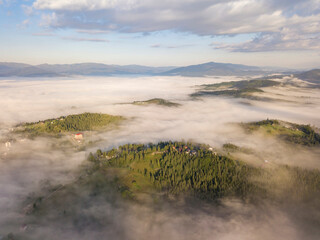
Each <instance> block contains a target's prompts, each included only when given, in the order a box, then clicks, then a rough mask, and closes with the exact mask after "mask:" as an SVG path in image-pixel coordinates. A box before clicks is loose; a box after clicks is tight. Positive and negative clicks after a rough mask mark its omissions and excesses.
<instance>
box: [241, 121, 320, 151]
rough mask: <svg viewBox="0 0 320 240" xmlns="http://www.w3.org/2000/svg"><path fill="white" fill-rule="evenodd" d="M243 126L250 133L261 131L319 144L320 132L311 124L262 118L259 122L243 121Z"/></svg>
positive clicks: (301, 141)
mask: <svg viewBox="0 0 320 240" xmlns="http://www.w3.org/2000/svg"><path fill="white" fill-rule="evenodd" d="M241 126H242V127H243V128H244V129H245V130H246V131H248V132H249V133H252V132H257V131H260V132H262V133H264V134H267V135H270V136H275V137H278V138H280V139H283V140H284V141H286V142H290V143H294V144H300V145H307V146H319V145H320V134H319V133H318V132H317V129H314V128H312V127H311V126H310V125H303V124H295V123H290V122H285V121H280V120H270V119H267V120H262V121H258V122H251V123H242V124H241Z"/></svg>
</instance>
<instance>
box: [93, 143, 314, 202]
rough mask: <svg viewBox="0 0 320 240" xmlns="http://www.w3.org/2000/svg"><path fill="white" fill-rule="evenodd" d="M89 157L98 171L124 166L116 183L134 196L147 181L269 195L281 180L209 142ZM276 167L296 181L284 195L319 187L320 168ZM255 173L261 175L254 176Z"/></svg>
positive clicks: (195, 190)
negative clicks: (122, 174) (272, 180)
mask: <svg viewBox="0 0 320 240" xmlns="http://www.w3.org/2000/svg"><path fill="white" fill-rule="evenodd" d="M88 160H89V161H90V162H93V163H94V165H95V167H94V168H93V169H94V171H102V172H104V173H105V172H107V170H108V169H109V170H110V169H126V170H127V171H128V172H127V174H126V175H125V177H123V176H122V178H120V182H118V184H120V185H119V186H121V187H119V188H118V189H121V193H122V194H123V195H125V196H130V197H134V196H135V194H136V193H139V192H140V191H144V192H145V191H146V188H145V187H144V186H148V184H151V185H152V186H153V188H154V189H157V190H158V191H160V192H161V191H165V192H167V193H170V194H180V193H184V194H190V195H192V196H196V197H200V198H205V199H216V198H220V197H224V196H236V197H240V198H246V197H248V196H250V197H252V196H254V197H259V196H260V197H261V196H262V197H266V196H270V194H269V195H268V194H267V190H266V186H268V188H269V189H278V188H280V186H278V185H279V183H278V182H274V183H272V184H274V185H272V186H269V185H271V183H270V181H269V180H270V178H271V176H272V175H273V174H274V173H271V172H272V171H271V172H268V171H266V170H265V169H264V168H257V167H253V166H250V165H248V164H246V163H244V162H241V161H238V160H233V159H232V158H230V157H227V156H223V155H220V154H219V153H217V152H215V150H214V149H212V148H210V147H209V146H206V145H197V144H191V143H183V142H160V143H158V144H155V145H154V144H149V145H143V144H127V145H124V146H120V147H119V148H118V149H112V150H110V151H106V152H103V151H101V150H98V151H97V152H96V154H90V156H89V158H88ZM278 169H281V170H280V171H282V172H287V174H288V176H292V180H291V181H290V184H291V183H292V186H291V185H290V186H289V185H288V186H287V189H286V193H284V194H283V195H286V194H289V195H290V194H291V193H292V194H293V192H294V193H298V195H299V197H300V194H302V195H301V196H303V197H308V196H309V195H313V194H315V193H317V194H319V193H320V173H319V171H317V170H315V171H309V170H303V169H300V168H289V167H288V166H279V168H278ZM121 179H122V180H121ZM252 179H260V180H259V182H255V181H252ZM266 179H269V180H268V181H266ZM280 195H281V194H280ZM280 195H279V194H278V196H280Z"/></svg>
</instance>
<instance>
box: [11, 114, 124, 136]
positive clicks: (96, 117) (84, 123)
mask: <svg viewBox="0 0 320 240" xmlns="http://www.w3.org/2000/svg"><path fill="white" fill-rule="evenodd" d="M121 120H124V118H123V117H121V116H112V115H109V114H101V113H82V114H75V115H68V116H61V117H59V118H54V119H47V120H44V121H39V122H33V123H25V124H21V125H20V126H18V127H17V129H16V132H18V133H19V132H20V133H27V134H31V135H40V134H45V133H49V134H59V133H66V132H78V131H92V130H98V129H101V128H104V127H106V126H109V125H110V124H114V123H117V122H119V121H121Z"/></svg>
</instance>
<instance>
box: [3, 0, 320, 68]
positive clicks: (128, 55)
mask: <svg viewBox="0 0 320 240" xmlns="http://www.w3.org/2000/svg"><path fill="white" fill-rule="evenodd" d="M0 46H1V54H0V61H6V62H23V63H30V64H40V63H76V62H100V63H107V64H121V65H125V64H143V65H151V66H168V65H174V66H181V65H188V64H198V63H203V62H208V61H216V62H231V63H242V64H248V65H259V66H278V67H291V68H292V67H295V68H314V67H320V64H319V63H320V1H319V0H303V1H302V0H282V1H276V0H224V1H222V0H170V1H169V0H162V1H156V0H143V1H142V0H68V1H65V0H54V1H52V0H20V1H18V0H0Z"/></svg>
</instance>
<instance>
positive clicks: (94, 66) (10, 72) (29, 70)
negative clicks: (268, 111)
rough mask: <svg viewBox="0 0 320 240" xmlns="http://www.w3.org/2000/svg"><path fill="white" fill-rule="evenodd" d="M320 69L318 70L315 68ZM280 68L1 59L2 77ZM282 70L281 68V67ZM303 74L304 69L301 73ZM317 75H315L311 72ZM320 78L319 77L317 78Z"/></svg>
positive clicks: (260, 72)
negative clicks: (22, 61)
mask: <svg viewBox="0 0 320 240" xmlns="http://www.w3.org/2000/svg"><path fill="white" fill-rule="evenodd" d="M269 69H270V68H269ZM314 71H319V70H314ZM274 72H279V71H272V70H266V69H265V68H262V67H254V66H247V65H241V64H232V63H217V62H208V63H203V64H198V65H190V66H185V67H172V66H168V67H149V66H141V65H124V66H121V65H108V64H102V63H75V64H40V65H29V64H23V63H9V62H2V63H1V62H0V77H61V76H74V75H81V76H115V75H146V76H153V75H156V76H188V77H203V76H250V75H251V76H252V75H267V74H270V73H274ZM280 72H281V71H280ZM301 74H302V73H301ZM312 74H313V75H314V76H313V77H312V76H311V75H312ZM296 76H297V77H299V78H300V77H301V78H302V77H304V78H309V79H311V78H312V79H314V78H317V76H318V75H317V73H316V72H313V73H309V75H308V76H307V75H299V74H296ZM317 81H318V80H317Z"/></svg>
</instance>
